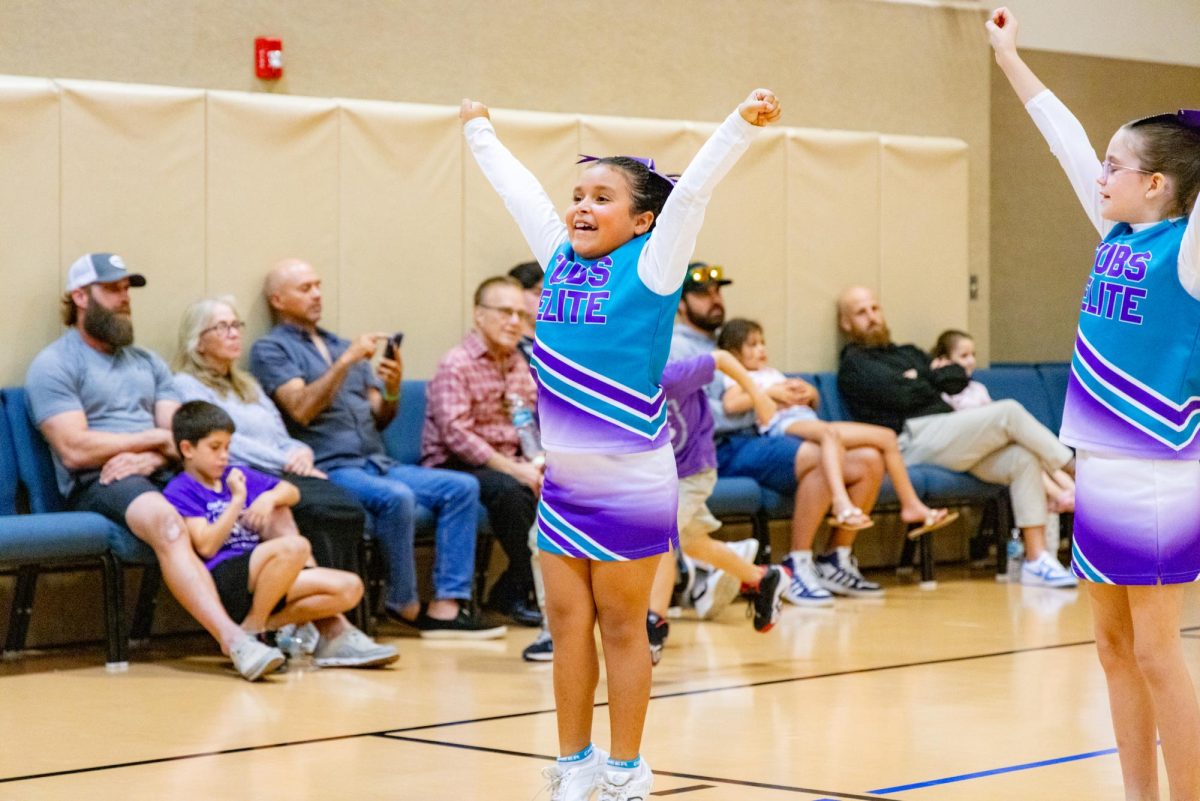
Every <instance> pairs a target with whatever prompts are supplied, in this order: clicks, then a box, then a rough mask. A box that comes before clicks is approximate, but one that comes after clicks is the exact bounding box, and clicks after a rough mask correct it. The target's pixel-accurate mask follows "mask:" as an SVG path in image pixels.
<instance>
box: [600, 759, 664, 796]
mask: <svg viewBox="0 0 1200 801" xmlns="http://www.w3.org/2000/svg"><path fill="white" fill-rule="evenodd" d="M653 786H654V773H653V772H651V770H650V766H649V765H647V764H646V760H644V759H643V760H642V762H641V764H640V765H638V766H637V767H636V768H634V769H633V770H614V769H612V768H606V769H605V770H604V771H602V772H601V774H600V780H599V782H598V783H597V784H596V789H597V790H599V792H598V793H597V794H596V801H650V788H651V787H653Z"/></svg>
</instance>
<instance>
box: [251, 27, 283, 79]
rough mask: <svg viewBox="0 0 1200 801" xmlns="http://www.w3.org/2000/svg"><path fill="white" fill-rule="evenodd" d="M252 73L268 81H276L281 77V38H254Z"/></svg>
mask: <svg viewBox="0 0 1200 801" xmlns="http://www.w3.org/2000/svg"><path fill="white" fill-rule="evenodd" d="M254 74H255V75H256V76H258V77H259V78H262V79H264V80H268V81H277V80H279V79H280V78H282V77H283V40H282V39H266V38H264V37H262V36H260V37H259V38H257V39H255V40H254Z"/></svg>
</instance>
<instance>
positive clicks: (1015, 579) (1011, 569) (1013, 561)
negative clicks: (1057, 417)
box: [1004, 528, 1025, 584]
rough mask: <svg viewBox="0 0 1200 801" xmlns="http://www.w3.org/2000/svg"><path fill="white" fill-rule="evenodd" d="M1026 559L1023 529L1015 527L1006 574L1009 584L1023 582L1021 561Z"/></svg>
mask: <svg viewBox="0 0 1200 801" xmlns="http://www.w3.org/2000/svg"><path fill="white" fill-rule="evenodd" d="M1024 561H1025V543H1023V542H1022V541H1021V529H1019V528H1014V529H1013V530H1012V537H1011V538H1010V539H1009V541H1008V567H1007V568H1005V570H1004V575H1005V576H1007V577H1008V582H1009V584H1020V583H1021V563H1022V562H1024Z"/></svg>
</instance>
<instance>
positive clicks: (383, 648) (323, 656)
mask: <svg viewBox="0 0 1200 801" xmlns="http://www.w3.org/2000/svg"><path fill="white" fill-rule="evenodd" d="M399 658H400V654H399V653H398V652H397V651H396V649H395V648H393V647H392V646H390V645H380V644H379V643H377V642H375V641H374V640H372V639H371V638H370V637H368V636H367V635H365V634H363V633H362V632H361V631H359V630H358V629H356V628H354V626H350V627H348V628H347V629H346V630H345V631H343V632H342V633H341V634H339V635H338V636H336V637H334V638H333V639H332V640H327V639H325V638H324V637H322V638H321V641H320V642H319V643H317V650H316V651H314V652H313V664H314V665H316V666H317V667H349V668H367V667H383V666H384V665H390V664H392V663H393V662H395V661H396V660H397V659H399Z"/></svg>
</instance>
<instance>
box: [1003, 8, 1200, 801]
mask: <svg viewBox="0 0 1200 801" xmlns="http://www.w3.org/2000/svg"><path fill="white" fill-rule="evenodd" d="M987 32H988V38H989V39H990V40H991V44H992V48H993V49H994V50H995V53H996V63H997V64H998V65H999V66H1000V69H1001V70H1002V71H1003V72H1004V74H1005V76H1007V78H1008V81H1009V83H1011V84H1012V87H1013V89H1014V90H1015V91H1016V93H1017V96H1018V97H1019V98H1020V100H1021V102H1022V103H1024V104H1025V109H1026V111H1028V112H1029V115H1030V116H1031V117H1032V118H1033V121H1034V123H1035V124H1036V125H1037V127H1038V130H1040V131H1041V133H1042V136H1044V137H1045V139H1046V141H1047V143H1049V145H1050V150H1051V151H1052V152H1053V153H1054V155H1055V156H1056V157H1057V158H1058V160H1059V163H1061V164H1062V167H1063V170H1064V171H1065V172H1066V174H1067V178H1068V179H1069V180H1070V182H1071V186H1072V188H1073V189H1074V190H1075V195H1076V197H1078V198H1079V201H1080V203H1081V204H1082V205H1083V208H1084V211H1085V212H1086V213H1087V215H1088V219H1089V220H1091V222H1092V225H1094V226H1095V228H1096V231H1097V233H1099V235H1100V237H1101V241H1100V244H1099V246H1098V247H1097V248H1096V252H1095V254H1094V256H1092V261H1091V262H1090V263H1089V265H1088V269H1087V271H1086V272H1084V270H1083V269H1081V270H1080V278H1081V279H1083V278H1086V285H1085V288H1084V293H1083V299H1082V303H1081V305H1080V315H1079V329H1078V334H1077V336H1076V339H1075V353H1074V356H1073V358H1072V361H1071V376H1070V379H1069V382H1068V385H1067V401H1066V407H1065V410H1064V412H1063V424H1062V432H1061V438H1062V440H1063V442H1065V443H1066V444H1067V445H1071V446H1073V447H1075V448H1076V449H1077V453H1076V475H1075V479H1076V493H1075V536H1074V542H1073V545H1072V553H1071V555H1072V563H1071V568H1072V570H1073V571H1074V572H1075V574H1076V575H1077V576H1078V577H1079V578H1081V579H1086V580H1087V582H1088V585H1087V586H1088V588H1089V592H1090V595H1091V601H1092V610H1093V615H1094V617H1095V630H1096V646H1097V648H1098V650H1099V653H1100V664H1101V666H1102V667H1103V668H1104V674H1105V678H1106V679H1107V681H1108V697H1109V704H1110V706H1111V709H1112V719H1113V728H1114V730H1115V732H1116V739H1117V748H1118V750H1119V753H1120V760H1121V773H1122V777H1123V779H1124V782H1125V797H1126V798H1127V799H1157V798H1158V797H1159V792H1158V790H1159V788H1158V759H1157V747H1156V743H1155V740H1156V737H1157V738H1158V739H1160V740H1161V742H1162V750H1163V758H1164V760H1165V762H1166V772H1167V780H1168V782H1169V784H1170V792H1171V798H1172V799H1177V801H1184V799H1197V798H1200V704H1198V703H1197V701H1196V690H1195V687H1194V686H1193V685H1192V680H1191V677H1190V676H1189V675H1188V668H1187V664H1186V662H1185V660H1184V656H1183V649H1182V644H1181V641H1180V633H1179V626H1180V617H1181V613H1182V605H1183V599H1184V587H1185V586H1186V585H1187V584H1188V583H1191V582H1195V581H1196V580H1197V578H1200V492H1198V491H1197V489H1198V488H1200V440H1198V439H1197V433H1198V432H1200V415H1197V414H1196V404H1197V400H1198V396H1200V347H1198V345H1200V212H1198V211H1197V204H1196V193H1197V190H1198V189H1200V112H1197V111H1181V112H1179V113H1176V114H1158V115H1156V116H1153V117H1146V118H1144V119H1139V120H1134V121H1132V122H1128V123H1126V124H1124V125H1122V126H1121V127H1120V128H1118V129H1117V132H1116V133H1114V134H1113V135H1112V138H1111V139H1110V140H1109V142H1108V147H1107V149H1106V151H1105V154H1104V157H1103V161H1101V160H1100V159H1098V158H1097V157H1096V153H1095V151H1094V150H1093V149H1092V147H1091V145H1090V144H1088V138H1087V134H1086V133H1085V132H1084V130H1083V127H1082V126H1081V125H1080V124H1079V121H1078V120H1076V119H1075V117H1074V116H1072V114H1071V112H1070V111H1068V110H1067V107H1066V106H1064V105H1063V103H1062V102H1061V101H1060V100H1059V99H1058V98H1057V97H1055V96H1054V95H1053V94H1052V93H1051V92H1050V91H1049V90H1048V89H1046V87H1045V86H1044V85H1043V84H1042V82H1041V81H1040V80H1038V78H1037V76H1036V75H1034V74H1033V72H1032V71H1031V70H1030V69H1029V67H1028V66H1026V64H1025V63H1024V61H1022V60H1021V57H1020V55H1018V53H1017V20H1016V19H1015V18H1014V17H1013V15H1012V13H1011V12H1010V11H1009V10H1008V9H1006V8H1000V9H997V10H996V11H994V12H993V13H992V16H991V18H990V19H989V20H988V22H987ZM1083 266H1084V264H1083V263H1081V264H1080V267H1081V268H1083Z"/></svg>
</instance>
